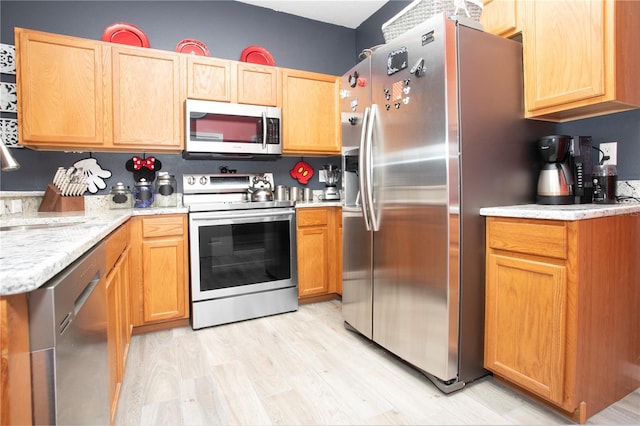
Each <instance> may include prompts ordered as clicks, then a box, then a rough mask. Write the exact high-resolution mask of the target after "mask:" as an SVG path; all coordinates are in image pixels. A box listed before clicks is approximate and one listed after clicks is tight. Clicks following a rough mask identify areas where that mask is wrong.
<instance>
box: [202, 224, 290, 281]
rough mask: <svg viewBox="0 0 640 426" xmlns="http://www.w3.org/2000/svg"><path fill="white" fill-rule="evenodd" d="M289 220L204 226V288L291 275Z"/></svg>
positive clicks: (281, 278)
mask: <svg viewBox="0 0 640 426" xmlns="http://www.w3.org/2000/svg"><path fill="white" fill-rule="evenodd" d="M289 229H290V222H289V221H288V220H281V221H270V222H258V223H255V222H254V223H244V224H228V225H215V226H201V227H199V228H198V233H199V251H200V291H202V292H204V291H209V290H216V289H222V288H228V287H237V286H243V285H249V284H257V283H262V282H269V281H278V280H285V279H289V278H291V253H290V235H289V232H290V231H289Z"/></svg>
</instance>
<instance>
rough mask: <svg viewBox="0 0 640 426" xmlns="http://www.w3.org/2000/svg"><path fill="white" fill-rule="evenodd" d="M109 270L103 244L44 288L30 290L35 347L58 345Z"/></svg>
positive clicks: (30, 334) (31, 326)
mask: <svg viewBox="0 0 640 426" xmlns="http://www.w3.org/2000/svg"><path fill="white" fill-rule="evenodd" d="M104 270H105V247H104V244H102V243H100V244H98V245H96V246H95V247H93V248H92V249H90V250H89V251H88V252H87V253H85V254H84V255H82V256H80V258H78V259H77V260H75V261H74V262H73V263H72V264H71V265H69V266H68V267H67V268H65V269H64V270H63V271H62V272H60V273H59V274H58V275H56V276H55V277H53V278H52V279H51V280H49V281H48V282H47V283H46V284H44V285H43V286H42V287H40V288H38V289H36V290H34V291H32V292H30V293H29V295H28V298H29V342H30V346H31V350H42V349H47V348H52V347H54V346H55V343H56V339H57V338H58V336H60V335H61V334H62V333H64V332H65V331H66V330H67V328H68V327H69V326H70V325H71V323H72V322H73V320H74V318H75V316H76V315H77V313H78V312H79V311H80V309H81V308H82V305H83V304H84V303H85V302H86V300H87V299H88V298H89V296H90V295H91V293H92V292H93V291H94V289H95V287H96V286H97V285H98V284H99V282H100V279H101V278H102V277H103V276H104Z"/></svg>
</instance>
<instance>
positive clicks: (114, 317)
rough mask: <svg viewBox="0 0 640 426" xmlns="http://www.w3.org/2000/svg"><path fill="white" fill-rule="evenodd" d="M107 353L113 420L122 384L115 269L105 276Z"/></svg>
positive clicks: (118, 278)
mask: <svg viewBox="0 0 640 426" xmlns="http://www.w3.org/2000/svg"><path fill="white" fill-rule="evenodd" d="M106 294H107V302H106V304H107V342H108V345H107V348H108V349H107V351H108V359H109V407H110V408H109V410H110V411H109V414H110V416H111V421H112V422H113V419H114V418H115V412H116V407H117V405H118V395H119V393H120V384H121V383H122V368H123V366H122V360H123V359H122V343H121V342H122V341H121V328H120V322H121V308H120V294H121V272H120V270H119V269H118V268H117V267H115V268H114V269H112V270H111V272H110V273H109V275H107V282H106Z"/></svg>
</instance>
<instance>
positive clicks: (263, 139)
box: [262, 111, 267, 149]
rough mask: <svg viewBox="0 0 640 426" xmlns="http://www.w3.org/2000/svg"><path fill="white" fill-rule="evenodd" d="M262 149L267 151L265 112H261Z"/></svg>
mask: <svg viewBox="0 0 640 426" xmlns="http://www.w3.org/2000/svg"><path fill="white" fill-rule="evenodd" d="M262 149H267V112H266V111H262Z"/></svg>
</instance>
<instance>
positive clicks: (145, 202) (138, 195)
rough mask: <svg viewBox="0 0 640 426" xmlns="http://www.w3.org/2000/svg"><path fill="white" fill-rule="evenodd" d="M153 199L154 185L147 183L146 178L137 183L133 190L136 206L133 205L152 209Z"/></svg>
mask: <svg viewBox="0 0 640 426" xmlns="http://www.w3.org/2000/svg"><path fill="white" fill-rule="evenodd" d="M153 198H154V196H153V185H152V183H151V182H149V181H147V180H146V179H145V178H141V179H140V180H139V181H138V182H136V184H135V186H134V188H133V199H134V201H135V204H134V205H133V206H134V207H136V208H139V207H151V205H152V204H153Z"/></svg>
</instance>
